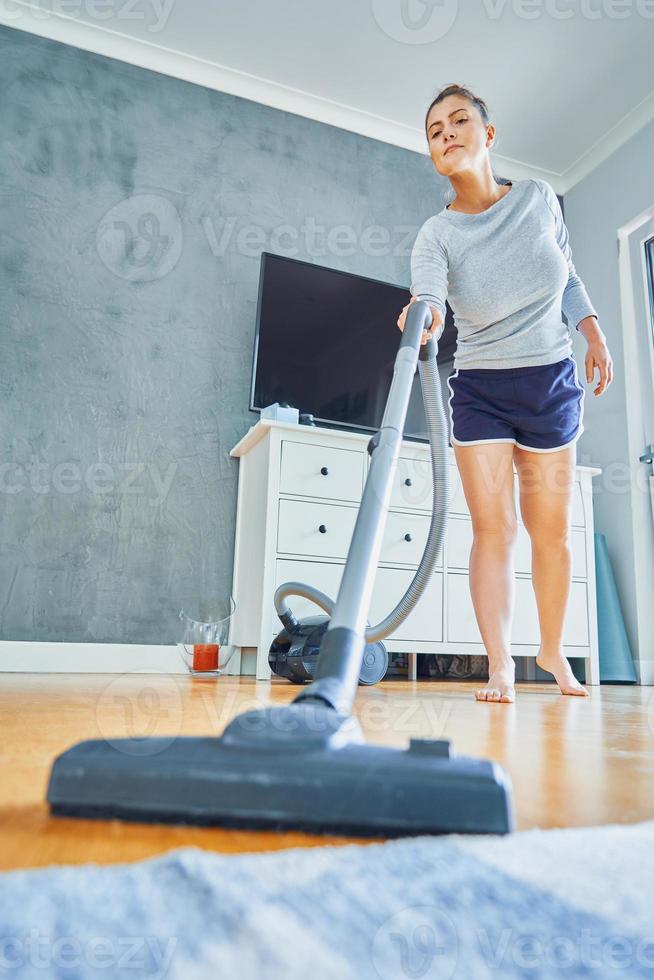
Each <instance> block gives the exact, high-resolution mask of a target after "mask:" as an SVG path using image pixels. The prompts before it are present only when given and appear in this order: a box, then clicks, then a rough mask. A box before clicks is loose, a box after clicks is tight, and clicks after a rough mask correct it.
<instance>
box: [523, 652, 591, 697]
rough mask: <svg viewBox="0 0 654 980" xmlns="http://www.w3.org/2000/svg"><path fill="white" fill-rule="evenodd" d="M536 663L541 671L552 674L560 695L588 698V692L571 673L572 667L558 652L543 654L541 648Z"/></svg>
mask: <svg viewBox="0 0 654 980" xmlns="http://www.w3.org/2000/svg"><path fill="white" fill-rule="evenodd" d="M536 663H537V664H538V666H539V667H540V668H541V669H542V670H547V671H549V673H550V674H554V680H555V681H556V683H557V684H558V685H559V688H560V689H561V694H576V695H577V696H578V697H582V698H584V697H585V698H589V697H590V691H587V690H586V688H585V687H584V686H583V685H582V684H580V683H579V681H578V680H577V678H576V677H575V675H574V674H573V673H572V667H571V666H570V664H569V663H568V661H567V659H566V658H565V657H564V656H563V654H562V653H561V651H560V650H559V651H558V652H556V653H543V648H542V647H541V648H540V650H539V651H538V656H537V657H536Z"/></svg>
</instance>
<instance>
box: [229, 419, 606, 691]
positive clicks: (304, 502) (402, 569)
mask: <svg viewBox="0 0 654 980" xmlns="http://www.w3.org/2000/svg"><path fill="white" fill-rule="evenodd" d="M368 441H369V436H368V435H366V434H362V433H357V432H351V431H346V430H339V429H327V428H322V427H317V426H316V427H313V426H303V425H294V424H292V423H285V422H277V421H273V420H269V419H263V420H260V421H259V422H257V423H256V425H253V426H252V427H251V428H250V429H249V430H248V432H247V433H246V434H245V436H244V437H243V438H242V439H241V440H240V441H239V442H238V443H237V445H236V446H234V448H233V449H232V450H231V453H230V455H231V456H235V457H238V458H239V460H240V463H239V477H238V503H237V515H236V540H235V548H234V576H233V596H234V600H235V603H236V609H235V612H234V616H233V618H232V623H231V633H230V643H231V644H233V645H234V646H236V647H237V648H239V651H238V652H239V653H240V651H243V650H244V649H245V648H253V649H254V650H256V676H257V678H258V679H259V680H267V679H269V677H270V668H269V666H268V650H269V648H270V643H271V641H272V639H273V637H274V636H275V635H276V634H277V633H278V632H279V630H280V629H281V624H280V622H279V619H278V618H277V615H276V613H275V608H274V603H273V596H274V593H275V589H276V588H277V587H278V586H279V585H281V583H282V582H287V581H289V580H295V581H300V582H307V583H309V584H311V585H314V586H316V587H317V588H319V589H321V590H322V591H323V592H325V593H326V594H327V595H329V596H331V597H332V598H334V599H335V598H336V593H337V590H338V586H339V583H340V579H341V575H342V572H343V567H344V564H345V559H346V557H347V551H348V547H349V544H350V540H351V537H352V531H353V529H354V522H355V520H356V515H357V508H358V504H359V502H360V500H361V494H362V491H363V486H364V483H365V479H366V473H367V471H368V466H369V459H370V457H369V455H368V452H367V446H368ZM448 454H449V458H450V467H451V470H450V488H451V489H450V500H449V504H448V521H447V530H446V534H445V540H444V543H443V549H442V552H441V555H440V557H439V562H438V565H437V567H436V570H435V571H434V573H433V576H432V582H431V584H430V585H429V586H428V588H427V591H426V592H425V594H424V595H423V597H422V598H421V600H420V602H419V603H418V605H417V606H416V607H415V609H414V610H413V612H412V613H411V614H410V616H409V617H408V618H407V619H406V621H405V622H404V623H403V624H402V625H401V626H400V627H398V630H397V632H396V633H394V634H392V636H390V637H388V638H387V639H386V640H384V643H385V645H386V647H387V649H388V650H389V652H391V653H396V652H408V653H412V654H417V653H449V654H452V653H463V654H480V653H481V654H484V653H485V650H484V646H483V643H482V641H481V636H480V634H479V630H478V628H477V623H476V620H475V614H474V609H473V606H472V599H471V597H470V588H469V582H468V557H469V554H470V546H471V544H472V522H471V518H470V512H469V510H468V507H467V504H466V500H465V496H464V493H463V487H462V485H461V481H460V477H459V471H458V468H457V466H456V460H455V457H454V451H453V449H452V448H451V447H450V446H448ZM598 473H601V469H598V468H597V467H589V466H578V467H577V472H576V480H575V494H574V501H573V511H572V551H573V567H572V585H571V590H570V599H569V603H568V609H567V614H566V620H565V624H564V633H563V643H564V649H565V653H566V655H567V656H569V657H583V658H585V660H586V668H587V669H586V680H587V682H588V683H590V684H598V683H599V663H598V647H597V610H596V593H595V549H594V537H593V531H594V528H593V508H592V478H593V476H595V475H597V474H598ZM514 480H515V504H516V514H517V516H518V521H519V525H518V542H517V547H516V552H515V571H516V602H515V614H514V622H513V633H512V646H511V650H512V653H513V654H514V656H532V657H535V656H536V654H537V653H538V643H539V626H538V612H537V607H536V599H535V595H534V591H533V587H532V582H531V541H530V539H529V535H528V534H527V531H526V529H525V527H524V524H523V523H522V521H521V518H520V502H519V484H518V476H517V473H515V472H514ZM431 493H432V480H431V461H430V454H429V446H428V445H427V444H426V443H421V442H415V441H405V442H403V444H402V450H401V455H400V460H399V463H398V468H397V471H396V474H395V486H394V489H393V494H392V498H391V507H390V509H389V512H388V518H387V521H386V529H385V534H384V541H383V545H382V552H381V556H380V563H379V568H378V571H377V576H376V579H375V588H374V593H373V600H372V605H371V610H370V621H371V622H379V620H380V619H382V618H383V617H385V616H386V615H387V614H388V612H390V611H391V609H393V608H394V607H395V605H396V604H397V602H398V601H399V599H400V598H401V596H402V595H403V593H404V591H405V589H406V587H407V585H408V584H409V582H410V581H411V578H412V576H413V574H414V573H415V570H416V567H417V565H418V562H419V561H420V558H421V556H422V552H423V549H424V545H425V541H426V537H427V533H428V530H429V523H430V514H431ZM289 603H290V605H291V608H292V609H293V612H294V613H296V615H298V616H305V615H312V614H319V613H320V612H321V610H320V609H318V607H317V606H315V605H313V603H311V602H309V601H308V600H307V599H302V598H299V597H295V596H293V597H291V598H290V599H289ZM232 664H233V665H234V666H233V670H234V672H237V673H238V672H240V671H241V664H240V656H239V655H237V656H235V657H234V658H233V660H232Z"/></svg>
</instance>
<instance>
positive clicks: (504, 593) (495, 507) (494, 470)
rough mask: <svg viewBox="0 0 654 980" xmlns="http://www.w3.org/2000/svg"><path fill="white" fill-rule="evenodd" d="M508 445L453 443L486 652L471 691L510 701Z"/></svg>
mask: <svg viewBox="0 0 654 980" xmlns="http://www.w3.org/2000/svg"><path fill="white" fill-rule="evenodd" d="M513 448H514V447H513V443H484V444H481V445H478V446H458V445H456V443H455V444H454V452H455V454H456V460H457V465H458V468H459V472H460V473H461V481H462V484H463V491H464V494H465V497H466V502H467V504H468V508H469V510H470V515H471V517H472V528H473V544H472V549H471V551H470V561H469V575H470V594H471V597H472V604H473V606H474V610H475V617H476V619H477V625H478V626H479V632H480V633H481V637H482V640H483V641H484V646H485V648H486V653H487V655H488V683H487V684H486V686H485V687H483V688H480V689H479V690H477V691H476V692H475V697H476V698H477V700H479V701H502V702H512V701H514V700H515V689H514V686H513V685H514V682H515V664H514V662H513V658H512V657H511V622H512V619H513V606H514V600H515V575H514V567H513V553H514V548H515V539H516V534H517V519H516V513H515V502H514V496H513V492H514V491H513V488H514V475H513Z"/></svg>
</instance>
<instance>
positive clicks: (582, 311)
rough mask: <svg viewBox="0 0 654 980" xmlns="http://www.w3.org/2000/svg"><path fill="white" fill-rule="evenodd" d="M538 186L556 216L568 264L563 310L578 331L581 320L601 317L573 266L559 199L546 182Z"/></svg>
mask: <svg viewBox="0 0 654 980" xmlns="http://www.w3.org/2000/svg"><path fill="white" fill-rule="evenodd" d="M536 184H537V185H538V187H539V189H540V191H541V193H542V194H543V197H544V198H545V200H546V202H547V205H548V207H549V209H550V211H551V212H552V214H553V216H554V223H555V229H556V241H557V244H558V246H559V248H560V249H561V251H562V252H563V256H564V258H565V260H566V262H567V263H568V272H569V275H568V283H567V285H566V287H565V289H564V290H563V297H562V299H561V308H562V310H563V312H564V313H565V318H566V320H567V321H568V323H569V324H573V325H574V328H575V330H578V329H579V322H580V320H583V319H584V317H587V316H596V317H597V318H598V320H599V316H598V314H597V310H596V309H595V307H594V306H593V304H592V303H591V301H590V297H589V295H588V293H587V292H586V287H585V286H584V284H583V282H582V280H581V279H580V277H579V276H578V275H577V272H576V270H575V267H574V265H573V262H572V250H571V248H570V240H569V236H568V229H567V228H566V226H565V222H564V220H563V213H562V211H561V205H560V204H559V199H558V197H557V196H556V193H555V191H554V188H553V187H552V186H551V185H550V184H549V183H548V182H547V181H546V180H537V181H536Z"/></svg>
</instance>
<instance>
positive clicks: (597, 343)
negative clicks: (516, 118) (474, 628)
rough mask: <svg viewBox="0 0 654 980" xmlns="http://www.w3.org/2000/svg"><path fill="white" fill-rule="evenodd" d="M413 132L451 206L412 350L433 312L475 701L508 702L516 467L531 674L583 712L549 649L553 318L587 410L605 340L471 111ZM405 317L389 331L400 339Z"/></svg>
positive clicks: (561, 486) (561, 588)
mask: <svg viewBox="0 0 654 980" xmlns="http://www.w3.org/2000/svg"><path fill="white" fill-rule="evenodd" d="M425 130H426V135H427V140H428V144H429V150H430V154H431V158H432V161H433V164H434V166H435V168H436V170H437V171H438V173H439V174H441V175H443V176H445V177H448V178H449V180H450V183H451V185H452V190H453V191H454V197H453V200H452V202H451V204H449V205H447V206H446V207H444V208H443V209H442V210H441V211H440V212H438V214H435V215H433V216H432V217H431V218H428V219H427V221H426V222H425V223H424V224H423V226H422V227H421V228H420V231H419V232H418V236H417V238H416V241H415V244H414V247H413V251H412V255H411V294H412V299H411V302H414V301H415V300H417V299H422V300H425V301H426V302H428V303H429V305H430V307H431V310H432V314H433V323H432V326H431V329H430V331H429V332H425V333H424V334H423V338H422V342H423V343H426V342H427V340H428V339H429V337H430V336H432V335H433V336H434V337H435V339H438V337H439V336H440V333H441V332H442V327H443V324H444V321H445V299H446V297H447V298H448V299H449V302H450V305H451V307H452V309H453V311H454V316H455V324H456V327H457V348H456V353H455V357H454V366H455V372H454V374H453V375H452V376H451V377H450V378H448V386H449V389H450V397H449V401H448V406H449V412H450V421H451V436H452V444H453V447H454V452H455V456H456V461H457V466H458V468H459V471H460V473H461V480H462V484H463V490H464V494H465V498H466V501H467V504H468V507H469V510H470V514H471V517H472V529H473V545H472V549H471V552H470V591H471V595H472V601H473V605H474V609H475V615H476V619H477V623H478V625H479V630H480V632H481V636H482V639H483V642H484V646H485V648H486V652H487V654H488V684H487V685H486V686H485V687H483V688H481V689H479V690H477V691H476V693H475V696H476V698H477V699H478V700H481V701H502V702H512V701H513V700H514V699H515V690H514V680H515V664H514V662H513V658H512V657H511V642H510V635H511V623H512V620H513V605H514V595H515V578H514V568H513V552H514V547H515V542H516V535H517V521H516V512H515V502H514V476H513V464H514V463H515V467H516V470H517V472H518V477H519V482H520V512H521V517H522V520H523V522H524V524H525V527H526V528H527V531H528V533H529V536H530V538H531V549H532V581H533V587H534V592H535V595H536V603H537V606H538V618H539V624H540V637H541V641H540V649H539V652H538V656H537V658H536V662H537V664H538V665H539V667H541V668H543V670H546V671H549V672H550V673H551V674H553V675H554V677H555V679H556V681H557V683H558V685H559V688H560V690H561V693H562V694H570V695H582V696H588V691H587V690H586V689H585V688H584V687H583V686H582V685H581V684H580V683H579V682H578V681H577V680H576V678H575V676H574V674H573V673H572V670H571V667H570V664H569V663H568V661H567V659H566V658H565V656H564V654H563V650H562V641H561V637H562V632H563V624H564V619H565V610H566V606H567V601H568V596H569V591H570V578H571V566H572V556H571V549H570V522H571V511H572V493H573V489H574V480H575V467H576V441H577V439H578V438H579V436H580V435H581V433H582V432H583V431H584V426H583V421H582V420H583V403H584V397H585V391H584V389H583V387H582V386H581V385H580V384H579V381H578V377H577V365H576V361H575V359H574V356H573V353H572V340H571V336H570V330H569V329H568V327H566V326H565V324H564V323H563V320H562V318H561V311H563V312H564V313H565V315H566V318H567V320H568V324H569V328H570V329H572V328H574V329H576V330H578V331H579V332H580V333H581V334H582V335H583V336H584V338H585V339H586V341H587V343H588V350H587V353H586V379H587V381H588V382H592V381H593V378H594V372H595V368H598V369H599V373H600V380H599V383H598V385H597V387H596V388H595V391H594V394H595V395H601V394H602V392H604V391H605V390H606V388H607V387H608V385H609V384H611V381H612V380H613V363H612V360H611V356H610V354H609V351H608V348H607V345H606V338H605V336H604V334H603V332H602V330H601V329H600V326H599V323H598V316H597V312H596V311H595V309H594V307H593V305H592V303H591V302H590V299H589V297H588V294H587V293H586V289H585V287H584V284H583V282H582V281H581V279H580V278H579V276H578V275H577V273H576V272H575V268H574V265H573V264H572V257H571V252H570V247H569V244H568V233H567V229H566V227H565V224H564V222H563V216H562V214H561V208H560V205H559V202H558V200H557V197H556V194H555V193H554V191H553V189H552V187H551V186H550V185H549V184H548V183H547V181H544V180H538V179H525V180H516V181H503V180H502V179H501V178H496V177H495V175H494V173H493V171H492V168H491V162H490V157H489V150H490V149H491V147H492V146H493V143H494V141H495V132H496V131H495V127H494V126H493V125H492V124H491V123H489V121H488V111H487V108H486V105H485V103H484V102H483V100H482V99H480V98H478V97H477V96H475V95H473V94H472V92H470V91H469V90H468V89H466V88H463V87H461V86H459V85H449V86H447V87H446V88H445V89H443V90H442V91H441V92H440V93H439V95H437V97H436V98H435V99H434V101H433V102H432V104H431V105H430V107H429V109H428V110H427V115H426V119H425ZM408 308H409V307H408V306H405V308H404V309H403V310H402V313H401V314H400V317H399V318H398V326H399V327H400V329H401V330H402V329H404V322H405V319H406V313H407V310H408Z"/></svg>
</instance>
